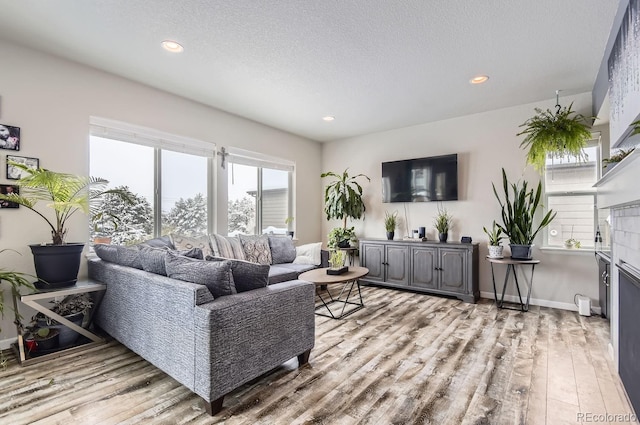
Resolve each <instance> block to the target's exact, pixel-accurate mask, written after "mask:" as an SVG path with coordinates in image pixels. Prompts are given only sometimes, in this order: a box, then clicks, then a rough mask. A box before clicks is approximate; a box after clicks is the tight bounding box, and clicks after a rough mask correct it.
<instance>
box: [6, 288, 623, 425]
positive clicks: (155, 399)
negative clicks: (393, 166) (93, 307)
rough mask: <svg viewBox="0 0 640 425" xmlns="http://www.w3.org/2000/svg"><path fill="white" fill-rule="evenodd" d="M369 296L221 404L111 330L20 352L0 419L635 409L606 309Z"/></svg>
mask: <svg viewBox="0 0 640 425" xmlns="http://www.w3.org/2000/svg"><path fill="white" fill-rule="evenodd" d="M363 296H364V299H365V304H366V307H365V308H364V309H363V310H361V311H359V312H356V313H354V314H353V315H351V316H348V317H346V318H345V319H342V320H332V319H329V318H324V317H317V319H316V346H315V348H314V349H313V351H312V352H311V359H310V365H309V366H305V367H303V368H300V369H297V360H295V359H293V360H291V361H289V362H287V363H286V364H285V365H283V366H282V367H279V368H277V369H275V370H273V371H272V372H270V373H269V374H267V375H265V376H263V377H261V378H259V379H256V380H254V381H252V382H250V383H248V384H246V385H244V386H242V387H241V388H239V389H237V390H236V391H234V392H233V393H231V394H230V395H229V396H227V397H226V399H225V402H224V409H223V410H222V412H221V413H220V414H219V415H218V416H216V417H210V416H208V415H207V414H206V413H205V412H204V409H203V405H202V404H201V400H200V399H199V398H198V397H197V396H195V395H194V394H192V393H191V392H190V391H188V390H187V389H186V388H184V387H183V386H181V385H180V384H178V383H177V382H176V381H174V380H173V379H171V378H170V377H168V376H167V375H166V374H164V373H163V372H161V371H159V370H158V369H156V368H155V367H153V366H152V365H150V364H149V363H147V362H146V361H144V360H142V359H141V358H140V357H139V356H137V355H135V354H134V353H132V352H131V351H129V350H128V349H126V348H125V347H123V346H122V345H120V344H118V343H116V342H110V343H108V344H107V345H105V346H102V347H98V348H94V349H91V350H87V351H85V352H82V353H79V354H74V355H69V356H65V357H62V358H59V359H56V360H52V361H51V362H47V363H44V364H38V365H32V366H29V367H25V368H21V367H20V366H19V365H18V364H17V363H16V362H15V360H11V361H10V362H9V366H8V368H7V369H6V370H4V371H0V424H11V425H14V424H27V423H34V424H54V423H59V424H65V425H68V424H115V423H119V424H137V423H157V424H187V423H188V424H210V423H223V422H224V423H227V424H304V423H313V424H356V423H357V424H409V423H427V424H548V425H559V424H577V423H580V422H579V416H578V414H579V413H582V414H585V415H586V414H600V413H605V412H608V413H609V414H628V413H629V412H631V409H630V407H629V405H628V403H627V401H626V399H625V397H624V395H623V390H622V388H621V384H620V381H619V378H618V377H617V374H616V373H615V371H614V368H613V364H612V362H611V361H609V359H608V355H607V341H608V335H609V325H608V322H607V321H606V320H604V319H601V318H600V317H581V316H579V315H578V314H577V313H574V312H569V311H562V310H554V309H548V308H539V307H535V306H534V307H532V309H531V311H530V312H528V313H520V312H515V311H508V310H496V308H495V306H494V305H493V303H492V302H490V301H488V300H482V301H481V302H480V303H478V304H467V303H463V302H461V301H458V300H452V299H447V298H439V297H432V296H427V295H422V294H414V293H410V292H403V291H395V290H390V289H383V288H376V287H365V288H363ZM583 418H586V416H584V417H583ZM598 423H608V422H602V421H600V422H598ZM615 423H621V422H615Z"/></svg>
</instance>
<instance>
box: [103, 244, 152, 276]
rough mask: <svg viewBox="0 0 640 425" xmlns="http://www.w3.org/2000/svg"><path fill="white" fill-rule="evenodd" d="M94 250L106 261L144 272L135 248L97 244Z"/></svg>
mask: <svg viewBox="0 0 640 425" xmlns="http://www.w3.org/2000/svg"><path fill="white" fill-rule="evenodd" d="M93 250H94V251H95V253H96V255H97V256H98V257H100V258H101V259H102V260H104V261H108V262H110V263H115V264H120V265H121V266H127V267H134V268H136V269H141V270H142V263H141V262H140V256H139V253H138V249H137V248H135V247H129V246H122V245H103V244H96V245H94V246H93Z"/></svg>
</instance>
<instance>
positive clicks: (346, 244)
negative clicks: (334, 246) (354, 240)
mask: <svg viewBox="0 0 640 425" xmlns="http://www.w3.org/2000/svg"><path fill="white" fill-rule="evenodd" d="M350 246H351V242H349V239H347V240H344V241H340V242H338V248H349V247H350Z"/></svg>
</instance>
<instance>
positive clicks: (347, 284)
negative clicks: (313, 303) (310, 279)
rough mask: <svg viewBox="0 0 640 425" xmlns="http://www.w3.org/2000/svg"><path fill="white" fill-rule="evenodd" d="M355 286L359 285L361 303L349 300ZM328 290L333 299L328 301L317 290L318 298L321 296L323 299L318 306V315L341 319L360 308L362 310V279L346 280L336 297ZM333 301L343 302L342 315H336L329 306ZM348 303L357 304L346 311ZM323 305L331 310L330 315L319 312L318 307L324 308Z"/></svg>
mask: <svg viewBox="0 0 640 425" xmlns="http://www.w3.org/2000/svg"><path fill="white" fill-rule="evenodd" d="M354 286H357V288H358V296H359V298H360V303H357V302H353V301H349V297H350V296H351V293H352V292H353V287H354ZM347 287H348V291H347ZM345 291H347V292H346V295H347V297H346V299H345V300H344V301H343V300H342V299H341V298H342V297H343V295H344V294H345ZM327 292H328V293H329V298H330V299H331V300H330V301H329V302H326V301H325V300H324V298H323V297H322V294H320V293H319V292H316V294H317V295H318V298H320V301H322V305H321V306H318V307H316V314H317V315H318V316H324V317H331V318H332V319H341V318H343V317H345V316H348V315H350V314H351V313H355V312H356V311H358V310H360V309H362V308H363V307H364V302H363V300H362V292H361V290H360V281H359V280H358V279H354V280H351V281H348V282H345V283H344V285H343V286H342V289H341V290H340V294H339V295H338V297H337V298H335V299H334V298H333V297H332V296H331V292H330V291H327ZM333 303H342V310H341V311H340V315H339V316H336V315H334V314H333V312H332V311H331V308H330V307H329V305H331V304H333ZM347 304H351V305H354V306H356V308H354V309H352V310H349V311H347V312H345V309H346V307H347ZM323 307H324V308H326V309H327V311H328V312H329V315H327V314H323V313H318V309H322V308H323Z"/></svg>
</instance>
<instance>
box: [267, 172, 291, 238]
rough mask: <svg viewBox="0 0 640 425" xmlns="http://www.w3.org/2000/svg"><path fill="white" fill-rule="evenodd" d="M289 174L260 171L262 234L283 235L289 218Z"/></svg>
mask: <svg viewBox="0 0 640 425" xmlns="http://www.w3.org/2000/svg"><path fill="white" fill-rule="evenodd" d="M288 211H289V172H288V171H280V170H272V169H269V168H263V169H262V233H273V234H281V235H284V234H286V233H287V225H286V224H285V222H284V221H285V220H286V219H287V217H288V216H289V212H288Z"/></svg>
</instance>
